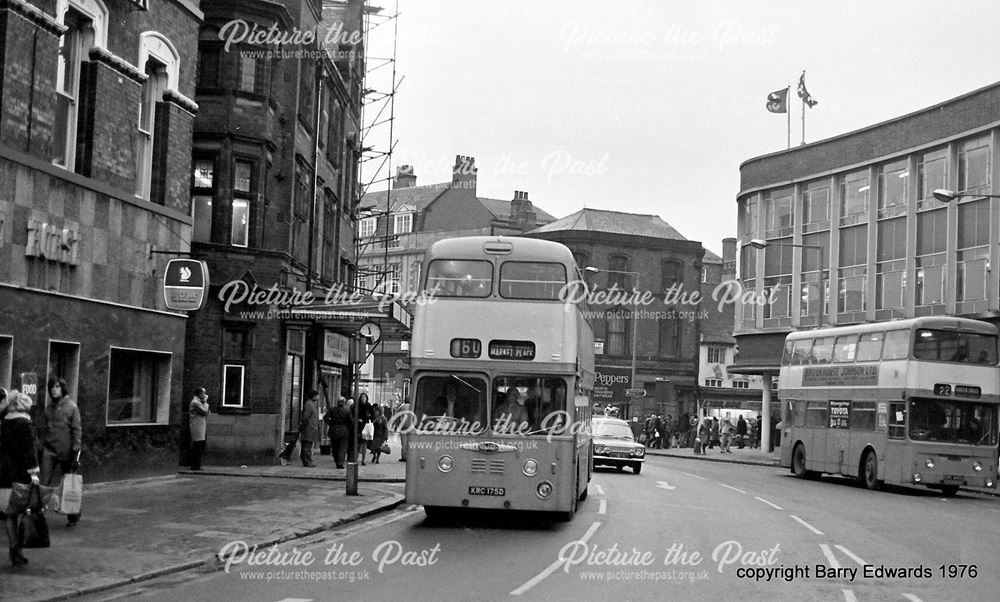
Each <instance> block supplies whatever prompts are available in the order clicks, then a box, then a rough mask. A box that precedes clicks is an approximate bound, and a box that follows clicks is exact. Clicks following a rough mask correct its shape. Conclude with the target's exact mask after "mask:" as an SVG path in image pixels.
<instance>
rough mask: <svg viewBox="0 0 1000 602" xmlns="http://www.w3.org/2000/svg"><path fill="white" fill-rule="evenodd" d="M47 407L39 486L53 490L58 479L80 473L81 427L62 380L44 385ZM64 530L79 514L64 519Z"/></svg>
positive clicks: (75, 409)
mask: <svg viewBox="0 0 1000 602" xmlns="http://www.w3.org/2000/svg"><path fill="white" fill-rule="evenodd" d="M48 391H49V403H48V405H46V406H45V435H44V438H43V442H42V463H41V471H42V474H41V482H42V485H46V486H48V487H55V486H56V485H58V481H57V475H56V468H59V475H58V478H61V477H62V475H64V474H69V473H71V472H76V471H78V470H79V469H80V450H81V449H82V447H83V446H82V441H83V425H82V421H81V420H80V409H79V408H77V407H76V403H74V402H73V400H72V399H70V396H69V387H68V386H67V384H66V381H65V380H63V379H62V378H58V377H53V378H50V379H49V382H48ZM66 517H67V519H68V520H69V522H68V523H67V524H66V526H67V527H74V526H76V523H77V522H79V521H80V515H79V514H68V515H66Z"/></svg>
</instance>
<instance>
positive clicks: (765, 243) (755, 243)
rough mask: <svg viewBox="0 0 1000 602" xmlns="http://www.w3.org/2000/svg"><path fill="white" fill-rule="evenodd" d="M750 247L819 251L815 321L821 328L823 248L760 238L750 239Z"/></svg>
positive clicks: (824, 294)
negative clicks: (817, 299)
mask: <svg viewBox="0 0 1000 602" xmlns="http://www.w3.org/2000/svg"><path fill="white" fill-rule="evenodd" d="M750 246H751V247H753V248H755V249H763V248H765V247H770V246H774V247H798V248H800V249H814V250H816V251H819V288H820V291H819V296H820V299H819V315H818V316H817V317H818V320H817V321H818V326H823V318H824V315H825V314H826V312H825V311H823V306H824V305H826V291H825V290H823V256H824V254H823V247H821V246H819V245H799V244H794V243H790V242H773V241H770V240H764V239H761V238H754V239H752V240H751V241H750Z"/></svg>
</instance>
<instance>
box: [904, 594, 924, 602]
mask: <svg viewBox="0 0 1000 602" xmlns="http://www.w3.org/2000/svg"><path fill="white" fill-rule="evenodd" d="M903 597H904V598H906V599H907V600H909V601H910V602H924V601H923V600H921V599H920V598H918V597H916V596H914V595H913V594H903Z"/></svg>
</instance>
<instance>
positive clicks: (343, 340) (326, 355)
mask: <svg viewBox="0 0 1000 602" xmlns="http://www.w3.org/2000/svg"><path fill="white" fill-rule="evenodd" d="M350 353H351V341H350V339H348V338H347V337H345V336H344V335H342V334H337V333H335V332H325V333H323V361H324V362H328V363H331V364H340V365H341V366H346V365H347V364H349V363H350V361H351V360H350Z"/></svg>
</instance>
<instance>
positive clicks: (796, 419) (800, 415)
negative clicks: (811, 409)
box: [791, 401, 806, 426]
mask: <svg viewBox="0 0 1000 602" xmlns="http://www.w3.org/2000/svg"><path fill="white" fill-rule="evenodd" d="M791 403H793V404H794V406H793V408H792V424H793V425H795V426H805V425H806V402H805V401H794V402H791Z"/></svg>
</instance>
